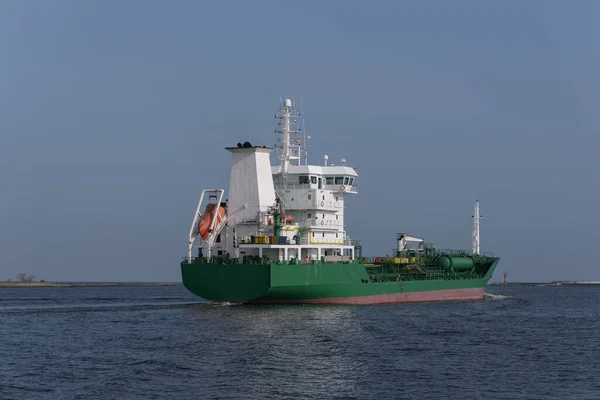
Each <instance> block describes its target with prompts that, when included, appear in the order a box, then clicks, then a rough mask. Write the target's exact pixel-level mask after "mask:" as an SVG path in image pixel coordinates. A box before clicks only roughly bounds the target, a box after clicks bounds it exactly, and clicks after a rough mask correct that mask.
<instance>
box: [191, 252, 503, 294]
mask: <svg viewBox="0 0 600 400" xmlns="http://www.w3.org/2000/svg"><path fill="white" fill-rule="evenodd" d="M459 258H460V259H465V257H454V259H455V260H457V259H459ZM470 259H471V260H472V261H471V263H472V268H470V269H469V270H468V271H466V270H462V271H460V270H454V269H452V268H450V267H448V265H444V264H443V263H438V264H439V266H438V264H436V266H435V267H434V266H429V267H427V266H419V265H412V266H411V265H398V264H394V263H393V262H392V261H390V260H387V261H381V262H380V263H379V264H370V263H364V262H360V261H358V260H355V261H350V262H345V263H319V262H313V263H310V264H287V263H286V264H278V263H260V262H257V263H245V264H243V263H237V262H226V261H224V260H215V259H211V260H208V261H207V260H206V259H205V258H195V259H192V260H191V262H190V261H188V260H184V261H183V262H182V263H181V272H182V279H183V284H184V286H185V287H186V288H187V289H188V290H189V291H190V292H192V293H194V294H195V295H197V296H199V297H202V298H204V299H206V300H210V301H218V302H232V303H262V304H303V303H307V304H310V303H315V304H380V303H399V302H413V301H444V300H476V299H481V298H483V289H484V287H485V285H486V284H487V282H488V281H489V279H490V278H491V277H492V275H493V273H494V269H495V268H496V265H497V263H498V261H499V258H494V257H470ZM391 260H393V259H391ZM459 261H460V260H459ZM455 264H456V265H458V264H457V262H456V261H455ZM442 267H445V268H442Z"/></svg>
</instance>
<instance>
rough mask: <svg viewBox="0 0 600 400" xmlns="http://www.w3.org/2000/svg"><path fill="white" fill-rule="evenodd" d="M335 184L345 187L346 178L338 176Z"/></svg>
mask: <svg viewBox="0 0 600 400" xmlns="http://www.w3.org/2000/svg"><path fill="white" fill-rule="evenodd" d="M335 184H336V185H343V184H344V177H343V176H336V177H335Z"/></svg>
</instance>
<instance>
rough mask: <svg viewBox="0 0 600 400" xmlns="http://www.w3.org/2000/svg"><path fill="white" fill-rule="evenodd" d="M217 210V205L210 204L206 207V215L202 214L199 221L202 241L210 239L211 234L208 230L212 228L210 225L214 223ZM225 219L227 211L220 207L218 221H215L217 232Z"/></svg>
mask: <svg viewBox="0 0 600 400" xmlns="http://www.w3.org/2000/svg"><path fill="white" fill-rule="evenodd" d="M216 208H217V205H216V204H208V205H207V206H206V210H204V214H202V217H201V218H200V221H198V233H199V234H200V236H201V237H202V239H206V238H207V237H208V234H209V233H210V232H209V231H208V230H209V228H210V223H211V222H212V219H213V217H214V216H215V210H216ZM224 218H225V209H224V208H223V207H221V206H219V214H218V215H217V220H216V221H215V227H214V229H215V230H216V229H217V228H218V227H219V225H221V222H222V221H223V219H224Z"/></svg>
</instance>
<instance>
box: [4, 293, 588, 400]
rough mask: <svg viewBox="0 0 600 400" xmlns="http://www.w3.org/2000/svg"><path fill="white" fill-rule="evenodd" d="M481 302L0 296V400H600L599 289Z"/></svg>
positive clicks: (495, 296) (518, 295)
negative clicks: (262, 302) (269, 302)
mask: <svg viewBox="0 0 600 400" xmlns="http://www.w3.org/2000/svg"><path fill="white" fill-rule="evenodd" d="M486 292H487V293H488V295H487V296H486V299H485V300H483V301H475V302H451V303H423V304H394V305H379V306H239V305H213V304H207V303H204V302H202V301H200V300H198V299H197V298H195V297H193V296H192V295H190V294H188V293H187V292H186V290H185V289H184V288H183V287H179V286H178V287H105V288H14V289H13V288H11V289H3V288H0V361H1V362H0V398H1V399H13V398H14V399H46V398H47V399H75V398H81V399H152V398H165V399H175V398H182V399H183V398H185V399H190V398H197V399H281V398H298V399H304V398H306V399H324V398H340V399H342V398H346V399H370V398H372V399H422V398H433V399H448V398H456V399H511V400H512V399H600V287H506V288H504V287H490V288H487V289H486Z"/></svg>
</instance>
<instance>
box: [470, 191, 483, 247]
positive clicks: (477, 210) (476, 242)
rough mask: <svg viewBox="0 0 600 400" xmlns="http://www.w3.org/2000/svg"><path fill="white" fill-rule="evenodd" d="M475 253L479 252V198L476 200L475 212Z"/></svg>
mask: <svg viewBox="0 0 600 400" xmlns="http://www.w3.org/2000/svg"><path fill="white" fill-rule="evenodd" d="M472 218H473V254H479V219H480V218H481V215H479V200H476V201H475V213H474V214H473V217H472Z"/></svg>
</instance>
